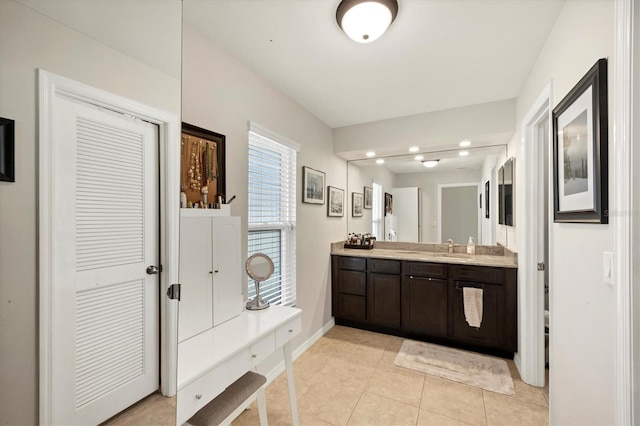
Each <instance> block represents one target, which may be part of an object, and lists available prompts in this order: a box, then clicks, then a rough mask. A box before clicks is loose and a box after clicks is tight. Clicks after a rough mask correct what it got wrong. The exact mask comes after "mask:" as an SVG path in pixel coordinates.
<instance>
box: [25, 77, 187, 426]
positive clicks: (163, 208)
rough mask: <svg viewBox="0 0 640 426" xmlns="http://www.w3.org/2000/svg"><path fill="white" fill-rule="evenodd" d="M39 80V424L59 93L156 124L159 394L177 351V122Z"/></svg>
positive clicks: (68, 84)
mask: <svg viewBox="0 0 640 426" xmlns="http://www.w3.org/2000/svg"><path fill="white" fill-rule="evenodd" d="M38 82H39V188H38V201H39V207H38V238H39V247H38V250H39V264H38V266H39V270H38V272H39V293H40V320H39V330H40V331H39V335H40V337H39V340H40V342H39V358H40V360H39V367H40V373H39V375H40V424H50V423H51V414H52V407H51V401H52V395H51V393H52V389H51V378H52V371H51V370H52V367H51V366H52V358H51V357H52V354H51V341H52V337H53V336H52V324H51V319H52V310H51V303H52V295H51V290H52V289H51V285H52V283H51V279H50V277H51V275H52V273H51V265H52V262H51V256H52V228H51V217H52V214H53V210H52V204H51V191H52V187H51V186H52V185H51V182H52V181H53V180H52V178H53V168H54V167H55V165H54V164H52V155H51V146H52V139H53V138H52V135H53V121H52V111H53V108H54V106H55V97H56V96H57V95H64V96H67V97H70V98H73V99H76V100H79V101H81V102H86V103H90V104H93V105H97V106H100V107H103V108H108V109H110V110H113V111H117V112H121V113H124V114H127V115H131V116H134V117H138V118H141V119H144V120H146V121H149V122H151V123H154V124H157V125H158V127H159V129H158V131H159V139H160V146H159V158H160V218H161V222H160V231H161V232H160V262H161V265H162V266H163V271H162V274H161V275H160V280H161V282H160V296H161V300H162V301H163V302H162V303H161V304H160V333H161V334H160V335H161V339H160V340H161V342H160V360H161V365H160V378H161V383H162V385H161V391H162V393H163V394H164V395H167V396H172V395H174V394H175V393H176V371H177V368H176V366H177V352H178V323H177V320H178V316H177V312H178V302H177V301H176V300H169V299H168V298H167V297H166V296H165V294H166V292H167V289H168V288H169V286H170V285H171V284H173V283H177V282H178V247H179V205H180V200H179V194H178V190H177V188H179V187H180V171H179V165H178V159H179V158H180V157H179V156H180V151H179V147H180V118H179V117H178V116H177V115H175V114H172V113H169V112H166V111H162V110H159V109H157V108H154V107H150V106H147V105H143V104H140V103H138V102H135V101H132V100H129V99H126V98H123V97H121V96H117V95H114V94H111V93H108V92H105V91H103V90H100V89H96V88H94V87H91V86H88V85H85V84H82V83H78V82H75V81H73V80H70V79H67V78H64V77H61V76H58V75H55V74H52V73H49V72H47V71H44V70H41V69H40V70H38Z"/></svg>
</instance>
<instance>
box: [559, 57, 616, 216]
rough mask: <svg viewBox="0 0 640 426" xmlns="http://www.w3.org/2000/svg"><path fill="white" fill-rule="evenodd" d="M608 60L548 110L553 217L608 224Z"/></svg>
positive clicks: (593, 69)
mask: <svg viewBox="0 0 640 426" xmlns="http://www.w3.org/2000/svg"><path fill="white" fill-rule="evenodd" d="M608 158H609V157H608V111H607V60H606V59H599V60H598V62H596V64H595V65H594V66H593V67H592V68H591V69H590V70H589V72H587V74H586V75H585V76H584V77H582V79H581V80H580V81H579V82H578V84H576V86H575V87H574V88H573V89H571V91H570V92H569V93H568V94H567V96H565V97H564V99H563V100H562V101H561V102H560V103H559V104H558V106H557V107H556V108H554V110H553V185H554V215H553V218H554V222H569V223H609V217H608V210H607V209H608V198H609V195H608V194H609V193H608V183H609V182H608V166H607V164H608Z"/></svg>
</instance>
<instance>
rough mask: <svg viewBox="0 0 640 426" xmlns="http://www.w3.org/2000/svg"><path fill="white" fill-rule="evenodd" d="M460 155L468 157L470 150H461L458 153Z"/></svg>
mask: <svg viewBox="0 0 640 426" xmlns="http://www.w3.org/2000/svg"><path fill="white" fill-rule="evenodd" d="M458 155H459V156H460V157H466V156H467V155H469V151H460V152H459V153H458Z"/></svg>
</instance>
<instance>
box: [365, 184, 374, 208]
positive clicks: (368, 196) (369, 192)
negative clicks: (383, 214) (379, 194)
mask: <svg viewBox="0 0 640 426" xmlns="http://www.w3.org/2000/svg"><path fill="white" fill-rule="evenodd" d="M364 208H365V209H372V208H373V188H372V187H370V186H365V187H364Z"/></svg>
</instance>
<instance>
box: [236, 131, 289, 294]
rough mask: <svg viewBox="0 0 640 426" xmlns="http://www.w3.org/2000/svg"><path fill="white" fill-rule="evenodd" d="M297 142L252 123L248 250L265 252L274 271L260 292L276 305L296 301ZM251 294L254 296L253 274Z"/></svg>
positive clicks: (262, 285)
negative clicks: (270, 260) (271, 261)
mask: <svg viewBox="0 0 640 426" xmlns="http://www.w3.org/2000/svg"><path fill="white" fill-rule="evenodd" d="M297 151H298V148H297V144H294V143H293V142H290V141H287V140H286V139H285V138H283V137H281V136H277V135H274V134H273V133H271V132H269V131H267V130H265V129H262V128H261V127H259V126H257V125H256V124H255V123H250V124H249V199H248V204H249V215H248V226H249V236H248V252H249V253H248V255H249V256H251V255H252V254H254V253H264V254H266V255H267V256H269V257H270V258H271V259H272V260H273V264H274V273H273V275H272V276H271V278H269V279H268V280H267V281H264V282H263V283H261V284H260V296H261V297H262V298H263V299H265V300H267V301H268V302H270V303H273V304H276V305H287V306H293V305H295V304H296V154H297ZM248 283H249V291H248V295H249V298H252V297H254V296H255V287H254V283H253V280H251V279H249V282H248Z"/></svg>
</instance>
